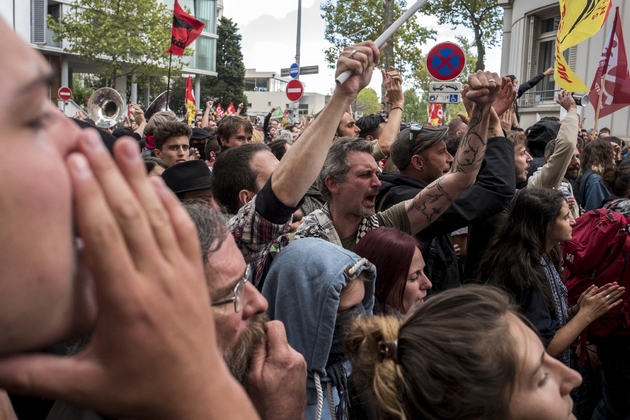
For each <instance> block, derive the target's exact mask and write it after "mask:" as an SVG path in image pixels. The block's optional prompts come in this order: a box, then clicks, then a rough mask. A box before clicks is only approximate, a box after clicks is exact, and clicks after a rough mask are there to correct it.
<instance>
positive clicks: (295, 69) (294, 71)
mask: <svg viewBox="0 0 630 420" xmlns="http://www.w3.org/2000/svg"><path fill="white" fill-rule="evenodd" d="M299 75H300V65H299V64H298V63H293V64H291V67H289V76H291V78H293V79H297V77H298V76H299Z"/></svg>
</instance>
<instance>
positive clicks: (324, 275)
mask: <svg viewBox="0 0 630 420" xmlns="http://www.w3.org/2000/svg"><path fill="white" fill-rule="evenodd" d="M360 260H361V257H359V256H358V255H357V254H355V253H354V252H351V251H348V250H345V249H343V248H341V247H339V246H337V245H335V244H332V243H330V242H327V241H324V240H321V239H316V238H302V239H298V240H295V241H293V242H292V243H291V244H290V245H289V246H287V247H286V248H284V249H283V250H282V251H281V252H280V253H279V254H278V255H277V256H276V258H274V261H273V264H272V265H271V269H270V270H269V274H268V275H267V279H266V280H265V284H264V286H263V290H262V294H263V296H264V297H265V298H266V299H267V301H268V302H269V309H268V310H267V315H268V316H269V319H272V320H279V321H282V322H283V323H284V326H285V328H286V331H287V339H288V341H289V344H290V345H291V347H293V348H294V349H295V350H296V351H298V352H300V353H301V354H302V355H303V356H304V359H305V360H306V363H307V368H308V378H307V383H306V386H307V409H306V418H307V419H308V420H314V419H316V411H317V398H318V392H317V388H316V385H315V379H314V374H315V373H317V374H318V376H319V377H320V379H321V381H322V384H323V385H322V386H323V390H324V393H323V409H322V416H321V418H322V419H331V414H330V410H329V407H328V401H327V398H326V394H327V392H326V382H330V378H328V377H327V376H326V364H327V362H328V355H329V353H330V349H331V346H332V340H333V333H334V329H335V320H336V318H337V309H338V307H339V297H340V295H341V291H342V290H343V288H344V287H345V286H346V285H347V284H348V276H347V274H346V273H347V271H348V270H349V268H350V267H352V266H354V265H355V264H356V263H357V262H359V261H360ZM364 261H365V260H364ZM362 273H363V274H365V276H366V278H367V279H368V281H367V282H366V283H365V295H364V297H363V300H362V302H361V303H362V304H363V308H364V310H365V313H366V314H367V315H372V308H373V306H374V283H375V280H376V267H375V266H374V265H373V264H370V263H364V264H360V265H359V267H358V270H357V271H356V273H355V276H358V275H360V274H362ZM344 367H345V368H346V370H347V372H348V375H350V364H349V363H348V362H347V361H346V362H345V363H344ZM333 395H334V398H335V404H338V399H337V392H336V390H333ZM321 397H322V395H320V398H321Z"/></svg>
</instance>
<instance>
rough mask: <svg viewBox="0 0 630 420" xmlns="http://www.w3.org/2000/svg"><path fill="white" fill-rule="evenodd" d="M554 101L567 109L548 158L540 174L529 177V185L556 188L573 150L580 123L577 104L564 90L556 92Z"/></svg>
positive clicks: (565, 170)
mask: <svg viewBox="0 0 630 420" xmlns="http://www.w3.org/2000/svg"><path fill="white" fill-rule="evenodd" d="M556 102H558V103H559V104H560V105H561V106H562V107H563V108H564V109H566V110H567V115H566V117H564V120H562V124H561V125H560V131H558V137H557V138H556V146H555V148H554V149H553V153H552V154H551V156H550V157H549V160H548V161H547V163H545V165H544V166H543V167H542V170H541V172H540V174H535V175H534V176H532V177H531V178H530V179H529V182H528V184H527V185H528V186H531V187H538V188H558V187H559V186H560V183H561V182H562V179H563V178H564V174H565V173H566V172H567V168H568V167H569V164H570V163H571V159H572V158H573V153H574V152H575V147H576V140H577V135H578V131H579V128H578V126H579V124H580V117H579V116H578V114H577V105H576V104H575V100H574V99H573V97H572V96H571V94H570V93H569V92H567V91H564V90H563V91H561V92H560V93H559V94H558V98H557V99H556Z"/></svg>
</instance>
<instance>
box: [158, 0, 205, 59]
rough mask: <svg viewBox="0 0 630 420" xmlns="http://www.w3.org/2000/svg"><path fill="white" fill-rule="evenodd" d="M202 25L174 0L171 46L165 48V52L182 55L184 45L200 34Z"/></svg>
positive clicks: (187, 44) (190, 42)
mask: <svg viewBox="0 0 630 420" xmlns="http://www.w3.org/2000/svg"><path fill="white" fill-rule="evenodd" d="M204 26H205V24H204V23H203V22H200V21H198V20H197V19H195V18H194V17H193V16H191V15H189V14H188V13H186V12H185V11H184V10H183V9H182V8H181V6H180V5H179V3H178V2H177V0H175V4H174V5H173V30H172V38H171V48H169V49H168V50H166V52H167V53H172V54H175V55H179V56H182V55H184V50H185V49H186V47H187V46H189V45H190V44H192V43H193V41H194V40H195V39H197V38H198V37H199V35H201V31H202V29H203V27H204Z"/></svg>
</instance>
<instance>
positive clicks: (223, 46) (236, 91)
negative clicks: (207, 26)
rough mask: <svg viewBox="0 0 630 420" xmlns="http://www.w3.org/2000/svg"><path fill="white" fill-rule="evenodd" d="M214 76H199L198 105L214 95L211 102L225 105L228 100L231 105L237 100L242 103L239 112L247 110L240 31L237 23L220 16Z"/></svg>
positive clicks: (223, 106) (203, 104)
mask: <svg viewBox="0 0 630 420" xmlns="http://www.w3.org/2000/svg"><path fill="white" fill-rule="evenodd" d="M217 35H218V36H219V39H218V40H217V73H218V76H217V77H211V76H202V77H201V98H197V100H198V101H200V102H199V103H198V104H197V107H198V108H203V107H204V106H205V101H206V100H207V99H208V98H213V99H216V100H215V101H214V106H217V103H221V107H222V108H223V109H226V108H227V106H228V105H229V103H230V102H233V103H234V108H236V107H238V104H239V103H242V104H243V112H246V111H247V96H245V64H243V52H242V51H241V35H240V34H239V33H238V27H237V26H236V24H235V23H234V22H233V21H232V19H228V18H226V17H225V16H223V17H222V18H221V19H220V20H219V25H218V27H217Z"/></svg>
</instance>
